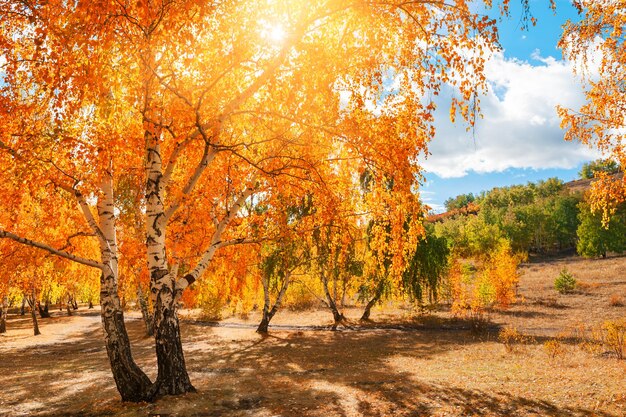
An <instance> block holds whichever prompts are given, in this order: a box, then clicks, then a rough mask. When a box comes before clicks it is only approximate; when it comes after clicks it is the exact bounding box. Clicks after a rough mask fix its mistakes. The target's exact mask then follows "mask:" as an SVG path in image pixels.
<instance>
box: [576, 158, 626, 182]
mask: <svg viewBox="0 0 626 417" xmlns="http://www.w3.org/2000/svg"><path fill="white" fill-rule="evenodd" d="M596 172H606V173H607V174H615V173H616V172H619V164H618V163H617V162H615V161H614V160H613V159H596V160H595V161H591V162H588V163H586V164H583V167H582V168H581V170H580V172H579V173H578V176H579V177H580V178H581V179H583V180H587V179H590V178H593V177H594V176H595V173H596Z"/></svg>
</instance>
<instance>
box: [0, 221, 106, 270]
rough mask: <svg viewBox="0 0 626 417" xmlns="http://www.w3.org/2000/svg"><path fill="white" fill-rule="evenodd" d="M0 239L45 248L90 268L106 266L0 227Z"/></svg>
mask: <svg viewBox="0 0 626 417" xmlns="http://www.w3.org/2000/svg"><path fill="white" fill-rule="evenodd" d="M0 239H11V240H14V241H16V242H18V243H21V244H23V245H26V246H31V247H34V248H38V249H42V250H45V251H46V252H49V253H51V254H53V255H57V256H60V257H61V258H65V259H69V260H70V261H74V262H77V263H79V264H83V265H87V266H90V267H92V268H98V269H101V270H103V269H104V268H106V266H105V265H104V264H101V263H100V262H97V261H94V260H93V259H88V258H83V257H81V256H77V255H74V254H72V253H69V252H66V251H64V250H59V249H55V248H53V247H52V246H50V245H46V244H45V243H41V242H36V241H34V240H30V239H26V238H24V237H21V236H18V235H16V234H14V233H11V232H7V231H6V230H3V229H0Z"/></svg>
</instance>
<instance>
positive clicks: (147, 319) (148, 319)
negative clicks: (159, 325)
mask: <svg viewBox="0 0 626 417" xmlns="http://www.w3.org/2000/svg"><path fill="white" fill-rule="evenodd" d="M137 302H138V303H139V308H140V309H141V316H142V317H143V322H144V324H145V325H146V335H147V336H154V317H153V316H152V314H150V311H148V303H147V301H146V297H145V296H144V294H143V291H142V290H141V284H140V283H137Z"/></svg>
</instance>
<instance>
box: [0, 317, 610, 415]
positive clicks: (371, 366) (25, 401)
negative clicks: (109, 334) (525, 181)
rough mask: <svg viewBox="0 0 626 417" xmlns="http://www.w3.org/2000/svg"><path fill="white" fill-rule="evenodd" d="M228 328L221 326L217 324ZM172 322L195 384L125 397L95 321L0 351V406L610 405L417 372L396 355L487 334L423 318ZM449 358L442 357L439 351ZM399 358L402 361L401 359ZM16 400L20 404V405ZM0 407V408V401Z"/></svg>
mask: <svg viewBox="0 0 626 417" xmlns="http://www.w3.org/2000/svg"><path fill="white" fill-rule="evenodd" d="M127 326H128V329H129V334H130V336H131V339H132V340H133V349H134V350H133V353H134V356H135V358H136V359H137V362H138V363H139V364H140V365H141V366H142V367H143V368H144V369H146V370H147V371H148V374H149V375H150V376H151V377H153V378H154V370H155V363H154V347H153V341H152V340H151V339H150V338H145V337H144V330H143V324H142V323H141V322H140V321H139V320H131V321H129V322H128V323H127ZM226 330H228V331H226ZM226 330H225V329H220V328H212V327H206V326H200V325H197V324H191V323H185V324H184V325H183V332H184V336H183V340H184V345H185V351H186V360H187V368H188V370H189V372H190V375H191V378H192V381H193V382H194V384H195V386H196V388H198V390H199V391H198V393H194V394H187V395H183V396H178V397H168V398H163V399H161V400H159V401H158V402H157V403H154V404H124V403H121V402H120V400H119V396H118V395H117V392H116V391H115V386H114V382H113V379H112V377H111V374H110V370H109V364H108V360H107V358H106V352H105V350H104V343H103V341H102V331H101V330H100V329H99V328H98V329H91V330H90V331H89V332H87V333H85V334H84V336H83V337H81V338H80V339H78V340H73V341H72V342H70V343H59V344H56V345H52V346H45V347H43V348H41V349H23V350H19V351H15V352H11V360H10V361H6V360H3V361H1V363H0V373H2V374H3V375H4V379H3V384H4V386H5V387H8V388H3V390H2V392H0V415H4V414H3V413H6V415H14V414H18V413H17V412H16V411H20V410H21V411H22V413H23V414H32V415H47V416H64V415H74V416H103V415H119V416H146V415H148V416H157V415H160V416H175V415H178V416H190V417H194V416H195V417H200V416H228V417H230V416H241V415H248V416H249V415H252V416H274V415H280V416H346V417H348V416H360V415H363V416H384V415H394V416H431V415H443V414H441V411H442V410H445V412H446V413H448V414H446V415H452V416H469V415H477V416H513V415H520V416H531V415H538V416H553V417H558V416H563V417H565V416H592V415H594V416H599V417H614V415H613V414H610V413H608V412H603V411H598V410H594V411H592V410H588V409H584V408H577V407H567V406H565V407H564V406H557V405H556V404H554V403H552V402H550V401H544V400H537V399H528V398H523V397H521V396H516V395H512V394H511V393H508V392H504V391H502V392H500V391H498V392H494V391H489V392H487V391H486V390H481V389H468V388H466V387H462V386H461V385H460V384H458V383H457V382H458V381H455V380H454V375H450V376H449V377H446V378H441V379H440V380H434V379H430V380H429V382H428V383H426V382H424V380H423V378H420V372H421V370H419V369H417V370H416V372H408V371H404V370H402V369H406V368H407V367H397V366H396V365H395V364H396V363H398V362H401V363H403V364H409V365H410V364H411V363H417V362H419V361H421V362H420V363H423V362H424V360H433V361H437V360H439V359H440V358H444V357H446V358H449V357H450V355H456V354H457V351H458V352H461V351H462V350H463V349H464V348H465V347H467V346H468V345H473V344H480V343H483V342H484V341H485V340H486V339H490V340H493V337H494V334H493V333H487V334H484V335H476V334H472V333H471V332H469V331H466V330H462V329H457V330H455V331H450V330H446V329H444V330H440V331H435V330H432V329H422V330H419V329H377V328H370V329H365V330H364V331H341V332H331V331H284V330H282V331H278V332H273V333H272V334H271V335H270V336H269V337H262V336H260V335H256V334H254V333H253V331H252V330H250V329H226ZM448 360H449V359H448ZM408 368H410V366H408ZM20 406H21V408H20ZM6 410H9V412H7V411H6Z"/></svg>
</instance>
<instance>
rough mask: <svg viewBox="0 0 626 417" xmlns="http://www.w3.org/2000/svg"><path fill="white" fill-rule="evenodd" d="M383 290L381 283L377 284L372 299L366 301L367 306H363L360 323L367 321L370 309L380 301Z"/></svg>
mask: <svg viewBox="0 0 626 417" xmlns="http://www.w3.org/2000/svg"><path fill="white" fill-rule="evenodd" d="M383 289H384V286H383V285H382V283H380V284H378V287H377V288H376V293H375V294H374V297H372V299H371V300H369V301H368V303H367V305H366V306H365V310H363V315H362V316H361V321H369V319H370V313H371V310H372V307H374V306H375V305H376V303H377V302H378V301H380V297H382V295H383Z"/></svg>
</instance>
